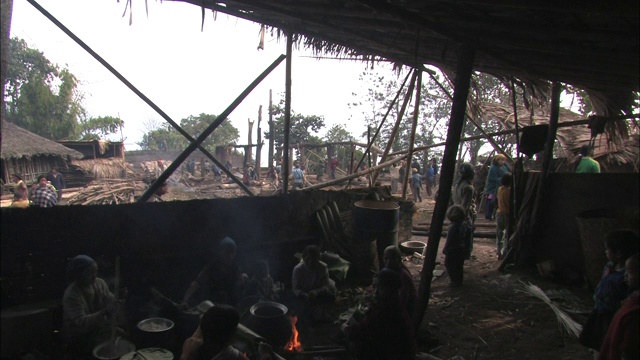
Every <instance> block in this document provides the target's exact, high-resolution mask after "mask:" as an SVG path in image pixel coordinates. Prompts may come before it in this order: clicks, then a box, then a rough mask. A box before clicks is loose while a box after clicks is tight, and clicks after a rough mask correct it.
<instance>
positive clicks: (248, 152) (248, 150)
mask: <svg viewBox="0 0 640 360" xmlns="http://www.w3.org/2000/svg"><path fill="white" fill-rule="evenodd" d="M247 122H248V123H249V133H248V134H247V146H245V148H244V150H245V157H244V161H245V163H244V167H247V166H248V165H249V163H251V162H253V146H252V145H253V139H252V138H253V136H252V135H253V123H254V121H251V119H247Z"/></svg>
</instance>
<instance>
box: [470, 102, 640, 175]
mask: <svg viewBox="0 0 640 360" xmlns="http://www.w3.org/2000/svg"><path fill="white" fill-rule="evenodd" d="M480 112H481V116H482V118H483V119H484V120H485V121H497V122H499V123H500V124H501V125H502V126H503V127H504V128H505V129H514V128H515V120H514V118H515V116H514V111H513V107H512V106H509V105H503V104H498V103H482V104H481V105H480ZM549 116H550V115H549V109H548V108H545V107H540V108H536V110H535V112H533V111H531V110H527V109H525V108H524V107H523V106H520V107H518V114H517V117H518V123H519V125H520V126H529V125H539V124H548V123H549ZM583 119H584V117H582V116H581V115H580V114H577V113H574V112H572V111H570V110H567V109H562V108H561V109H560V118H559V120H558V122H559V124H562V123H566V122H571V121H578V120H583ZM608 124H611V128H615V129H616V130H615V131H612V130H610V128H609V127H605V134H603V135H598V136H597V137H596V138H595V142H594V149H593V153H594V157H595V158H596V159H598V160H599V161H602V162H605V163H607V164H617V165H620V164H632V165H634V166H635V167H636V168H637V163H638V156H639V144H638V135H637V130H635V134H634V135H629V133H630V130H629V122H628V121H626V120H614V121H609V122H608ZM633 126H634V127H635V125H633ZM621 128H622V129H621ZM556 139H557V141H558V144H559V145H560V147H561V148H562V150H563V152H564V154H558V156H560V157H565V158H567V160H569V161H572V160H573V159H574V157H575V156H577V154H578V152H579V150H580V147H581V146H582V145H585V144H589V143H590V141H591V130H590V129H589V128H588V127H587V124H578V125H573V126H567V127H559V128H558V130H557V133H556ZM563 155H564V156H563Z"/></svg>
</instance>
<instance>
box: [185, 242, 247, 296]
mask: <svg viewBox="0 0 640 360" xmlns="http://www.w3.org/2000/svg"><path fill="white" fill-rule="evenodd" d="M236 249H237V247H236V243H235V241H233V239H231V238H230V237H228V236H227V237H225V238H224V239H222V240H221V241H220V243H219V244H218V248H217V251H216V253H215V255H214V258H213V260H212V261H211V262H210V263H209V264H207V265H206V266H205V267H204V269H202V271H201V272H200V274H198V277H197V278H196V279H195V280H194V281H193V282H192V283H191V286H190V287H189V289H187V292H186V293H185V295H184V298H183V300H182V306H183V307H184V308H187V307H189V305H191V304H190V301H191V298H192V296H193V295H194V294H195V293H196V292H197V291H203V292H204V294H203V298H202V299H201V300H210V301H212V302H214V303H222V304H227V305H232V306H235V305H236V302H237V301H238V300H239V296H240V295H241V294H242V291H241V290H242V285H243V284H244V282H245V280H246V276H247V275H246V274H242V273H240V270H239V269H238V266H237V265H236V263H235V261H234V260H235V257H236ZM196 305H197V304H196Z"/></svg>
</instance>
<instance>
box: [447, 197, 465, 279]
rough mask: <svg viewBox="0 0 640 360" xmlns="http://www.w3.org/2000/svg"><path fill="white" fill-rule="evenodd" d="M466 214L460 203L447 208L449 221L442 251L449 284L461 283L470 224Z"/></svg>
mask: <svg viewBox="0 0 640 360" xmlns="http://www.w3.org/2000/svg"><path fill="white" fill-rule="evenodd" d="M465 218H466V214H465V211H464V208H463V207H462V206H460V205H452V206H450V207H449V208H448V209H447V219H449V221H451V224H450V225H449V231H448V232H447V242H446V243H445V244H444V249H443V250H442V253H443V254H445V259H444V266H445V267H446V268H447V273H448V274H449V286H451V287H457V286H460V285H462V275H463V273H462V266H463V265H464V260H465V258H466V255H467V252H468V248H469V247H470V245H471V244H469V239H470V236H469V233H470V232H471V226H470V225H469V224H468V223H467V222H465V221H464V220H465Z"/></svg>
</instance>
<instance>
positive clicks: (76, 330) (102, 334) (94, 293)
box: [62, 255, 122, 359]
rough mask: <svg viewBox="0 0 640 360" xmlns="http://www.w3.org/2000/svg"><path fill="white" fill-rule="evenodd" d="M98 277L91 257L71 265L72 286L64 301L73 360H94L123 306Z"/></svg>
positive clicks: (65, 333) (65, 326) (64, 330)
mask: <svg viewBox="0 0 640 360" xmlns="http://www.w3.org/2000/svg"><path fill="white" fill-rule="evenodd" d="M97 273H98V265H97V263H96V262H95V261H94V260H93V259H92V258H90V257H89V256H87V255H78V256H76V257H74V258H73V259H71V260H70V261H69V263H68V264H67V278H68V279H69V280H70V281H71V284H70V285H69V286H68V287H67V289H66V290H65V291H64V296H63V298H62V307H63V325H62V335H63V337H64V339H65V341H66V344H67V353H68V355H69V356H71V357H72V358H77V359H89V358H91V351H92V349H93V348H94V347H95V346H97V345H98V344H100V343H102V342H104V341H106V340H108V339H109V338H110V336H111V334H112V325H113V324H114V321H115V318H116V315H117V313H118V310H119V308H120V305H121V301H120V300H117V299H116V298H115V296H114V295H113V294H112V293H111V291H110V290H109V286H108V285H107V283H106V282H105V281H104V280H102V279H101V278H99V277H97ZM120 332H122V331H120Z"/></svg>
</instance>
